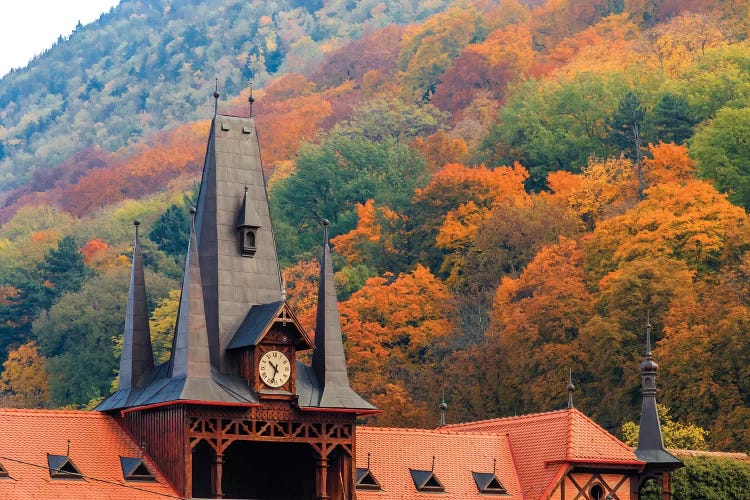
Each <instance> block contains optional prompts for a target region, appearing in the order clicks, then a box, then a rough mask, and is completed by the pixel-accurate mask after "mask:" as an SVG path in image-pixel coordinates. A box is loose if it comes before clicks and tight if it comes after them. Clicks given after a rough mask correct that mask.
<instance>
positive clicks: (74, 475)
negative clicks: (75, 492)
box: [47, 454, 83, 479]
mask: <svg viewBox="0 0 750 500" xmlns="http://www.w3.org/2000/svg"><path fill="white" fill-rule="evenodd" d="M47 466H48V467H49V477H51V478H52V479H83V475H82V474H81V471H80V470H78V467H76V465H75V464H74V463H73V460H71V459H70V457H66V456H65V455H49V454H47Z"/></svg>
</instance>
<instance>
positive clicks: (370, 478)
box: [355, 467, 383, 491]
mask: <svg viewBox="0 0 750 500" xmlns="http://www.w3.org/2000/svg"><path fill="white" fill-rule="evenodd" d="M355 485H356V487H357V489H358V490H371V491H380V490H382V489H383V488H382V487H381V486H380V483H379V482H378V480H377V479H375V476H374V475H373V474H372V471H371V470H370V469H363V468H360V467H357V481H356V483H355Z"/></svg>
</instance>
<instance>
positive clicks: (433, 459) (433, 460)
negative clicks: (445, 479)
mask: <svg viewBox="0 0 750 500" xmlns="http://www.w3.org/2000/svg"><path fill="white" fill-rule="evenodd" d="M431 470H432V472H435V455H432V469H431Z"/></svg>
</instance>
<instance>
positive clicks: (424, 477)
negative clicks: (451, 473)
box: [409, 469, 445, 493]
mask: <svg viewBox="0 0 750 500" xmlns="http://www.w3.org/2000/svg"><path fill="white" fill-rule="evenodd" d="M409 473H410V474H411V479H412V480H413V481H414V487H415V488H416V489H417V491H420V492H423V493H442V492H444V491H445V487H444V486H443V484H442V483H441V482H440V480H439V479H438V478H437V476H436V475H435V472H434V471H431V470H414V469H409Z"/></svg>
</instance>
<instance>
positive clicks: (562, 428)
mask: <svg viewBox="0 0 750 500" xmlns="http://www.w3.org/2000/svg"><path fill="white" fill-rule="evenodd" d="M440 430H445V431H452V432H471V433H473V432H491V433H495V434H500V435H507V436H508V440H509V443H510V447H511V450H512V452H513V456H514V458H515V462H516V465H517V470H518V476H519V479H520V482H521V487H522V489H523V493H524V496H525V497H526V498H529V499H536V498H542V497H543V495H544V493H545V492H546V491H547V490H548V489H549V488H550V487H553V486H554V485H555V484H556V483H557V481H558V479H559V477H561V474H563V473H564V471H565V469H566V468H567V467H568V466H569V465H570V464H576V463H579V464H580V463H596V464H612V465H621V466H625V467H640V466H642V465H644V463H643V462H640V461H639V460H638V459H637V458H636V456H635V454H634V453H633V450H632V449H631V448H630V447H628V446H627V445H626V444H625V443H623V442H621V441H620V440H618V439H617V438H616V437H614V436H613V435H612V434H610V433H608V432H607V431H605V430H604V429H603V428H601V427H600V426H599V425H597V424H596V422H594V421H593V420H591V419H590V418H588V417H587V416H586V415H584V414H583V413H581V412H580V411H578V410H576V409H565V410H559V411H552V412H547V413H536V414H532V415H524V416H520V417H508V418H498V419H493V420H483V421H479V422H470V423H464V424H454V425H447V426H444V427H441V428H440Z"/></svg>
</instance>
